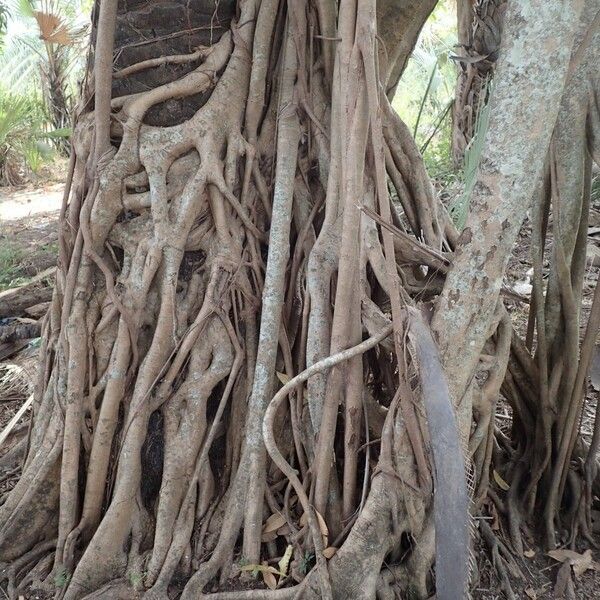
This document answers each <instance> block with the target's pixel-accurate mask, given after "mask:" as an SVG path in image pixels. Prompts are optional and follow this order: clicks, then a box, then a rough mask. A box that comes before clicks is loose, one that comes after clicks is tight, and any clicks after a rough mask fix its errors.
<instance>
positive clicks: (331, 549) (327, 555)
mask: <svg viewBox="0 0 600 600" xmlns="http://www.w3.org/2000/svg"><path fill="white" fill-rule="evenodd" d="M337 550H338V549H337V548H336V547H335V546H329V548H325V550H323V556H324V557H325V558H326V559H327V560H329V559H330V558H331V557H332V556H334V555H335V553H336V552H337Z"/></svg>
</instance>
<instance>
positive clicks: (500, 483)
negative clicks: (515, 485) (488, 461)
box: [492, 469, 510, 492]
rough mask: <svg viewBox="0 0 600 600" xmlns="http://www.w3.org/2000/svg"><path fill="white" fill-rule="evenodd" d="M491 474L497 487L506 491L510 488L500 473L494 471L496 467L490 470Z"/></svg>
mask: <svg viewBox="0 0 600 600" xmlns="http://www.w3.org/2000/svg"><path fill="white" fill-rule="evenodd" d="M492 475H493V476H494V481H495V482H496V483H497V484H498V487H499V488H500V489H501V490H504V491H505V492H506V491H508V490H509V489H510V485H508V483H506V481H504V479H502V476H501V475H500V473H498V471H496V469H494V470H493V471H492Z"/></svg>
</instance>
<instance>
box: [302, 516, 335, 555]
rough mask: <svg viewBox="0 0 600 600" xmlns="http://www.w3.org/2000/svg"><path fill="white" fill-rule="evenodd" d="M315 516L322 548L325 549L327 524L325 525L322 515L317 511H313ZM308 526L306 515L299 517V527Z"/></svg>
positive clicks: (327, 534)
mask: <svg viewBox="0 0 600 600" xmlns="http://www.w3.org/2000/svg"><path fill="white" fill-rule="evenodd" d="M315 514H316V515H317V522H318V524H319V529H320V530H321V536H322V537H323V546H325V547H327V544H328V541H329V529H328V528H327V523H325V519H324V518H323V515H321V513H320V512H319V511H318V510H315ZM307 524H308V515H307V514H306V513H302V516H301V517H300V526H301V527H304V526H306V525H307Z"/></svg>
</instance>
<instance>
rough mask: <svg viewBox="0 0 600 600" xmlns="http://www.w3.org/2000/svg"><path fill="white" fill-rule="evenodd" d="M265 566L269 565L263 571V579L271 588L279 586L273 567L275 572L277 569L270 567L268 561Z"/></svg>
mask: <svg viewBox="0 0 600 600" xmlns="http://www.w3.org/2000/svg"><path fill="white" fill-rule="evenodd" d="M263 567H267V568H266V569H265V570H264V571H262V576H263V580H264V582H265V584H266V585H267V587H268V588H269V589H270V590H274V589H275V588H276V587H277V579H276V577H275V575H274V574H273V572H272V571H271V569H272V570H273V571H275V572H277V571H276V570H275V569H274V568H273V567H269V566H268V565H267V563H263Z"/></svg>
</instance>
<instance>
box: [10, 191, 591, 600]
mask: <svg viewBox="0 0 600 600" xmlns="http://www.w3.org/2000/svg"><path fill="white" fill-rule="evenodd" d="M62 187H63V186H62V184H61V183H50V184H48V185H46V186H44V187H34V186H33V185H29V186H23V187H20V188H12V189H7V188H0V291H1V290H2V289H5V288H8V287H11V286H14V285H15V284H18V283H20V282H23V281H26V280H27V278H29V277H32V276H34V275H35V274H37V273H38V272H40V271H43V270H44V269H46V268H48V267H50V266H52V265H54V264H55V261H56V253H57V249H58V245H57V239H58V236H57V225H58V216H59V210H60V205H61V201H62ZM594 228H596V229H597V230H598V231H597V232H596V231H595V229H594ZM590 232H591V234H590V254H594V253H595V252H596V250H595V247H596V246H597V245H598V241H596V239H595V236H596V235H597V234H598V233H599V232H600V211H598V210H593V211H592V215H591V219H590ZM530 237H531V227H530V225H529V223H528V222H526V223H525V224H524V226H523V228H522V230H521V233H520V236H519V240H518V242H517V245H516V248H515V251H514V253H513V256H512V257H511V259H510V262H509V267H508V272H507V275H506V279H505V287H506V288H508V289H512V290H513V291H515V292H516V293H517V294H520V295H523V296H528V294H529V292H528V290H529V289H530V288H529V287H528V286H530V285H531V272H530V270H531V261H530V257H529V247H530ZM598 264H600V262H599V263H598ZM598 270H599V269H598V267H597V266H595V265H594V264H591V263H590V264H589V265H588V269H587V272H586V280H585V286H584V301H583V306H584V308H583V319H582V321H583V325H585V322H586V321H587V315H588V313H589V309H590V307H591V302H592V295H593V291H594V286H595V283H596V280H597V278H598ZM507 306H508V307H509V310H510V312H511V314H512V316H513V319H514V322H515V327H516V329H517V330H518V331H519V332H524V331H525V329H526V324H527V314H528V305H527V303H526V302H522V301H520V300H517V299H510V300H507ZM36 352H37V350H36V344H35V343H33V344H32V343H28V344H27V345H26V346H25V347H24V348H23V349H22V350H21V351H20V352H18V353H17V354H16V355H13V356H12V357H10V358H9V359H7V361H6V363H10V364H16V365H17V371H16V372H17V375H18V376H19V377H20V379H19V385H20V386H22V387H21V388H18V389H19V390H20V391H17V392H16V393H14V394H12V393H8V392H7V391H6V390H7V389H10V388H7V387H4V388H3V387H2V379H3V377H6V373H7V367H6V363H5V364H2V363H0V430H2V429H3V428H4V427H5V425H6V423H7V422H8V421H9V420H10V419H11V418H12V416H13V415H14V414H15V413H16V411H17V410H18V409H19V407H20V406H21V404H22V402H23V401H24V398H25V397H26V395H27V394H28V393H29V391H28V390H30V388H28V387H27V386H28V385H30V383H31V381H32V379H33V376H34V372H35V356H36ZM11 368H12V367H11ZM19 369H20V370H19ZM13 375H14V373H13ZM13 389H17V388H13ZM3 390H4V392H3ZM596 394H597V393H596V392H594V390H593V389H592V388H591V386H590V388H589V393H588V401H587V402H586V412H585V416H584V419H583V421H582V432H583V434H584V435H586V436H589V435H591V429H592V426H593V415H594V410H595V403H596ZM498 418H499V419H500V420H502V421H505V422H507V423H509V422H510V410H509V409H508V408H507V406H506V405H500V406H499V415H498ZM27 419H28V413H26V414H25V416H24V417H23V419H22V420H21V425H24V424H25V423H26V422H27ZM6 451H7V448H4V449H3V448H0V457H1V456H2V455H3V454H4V453H5V452H6ZM16 477H17V474H16V473H15V474H13V475H12V476H11V477H9V478H6V477H2V483H1V484H0V495H1V494H2V492H4V491H6V490H7V489H10V487H11V486H12V485H14V481H15V480H16ZM492 485H495V484H492ZM495 491H496V492H497V493H498V495H500V496H502V495H503V494H504V493H505V492H504V491H503V490H501V489H496V490H495ZM481 518H486V519H490V520H492V521H494V517H493V516H485V515H484V516H483V517H481ZM504 528H505V524H503V523H502V522H501V520H498V519H496V520H495V521H494V523H493V529H494V530H495V531H496V534H497V535H498V536H499V538H500V539H501V540H508V536H504V535H503V531H504ZM525 541H526V545H527V550H526V552H525V556H522V557H516V560H515V564H516V569H515V570H514V572H512V573H510V579H511V583H512V587H513V589H514V592H515V597H516V598H524V599H530V600H546V599H547V600H550V599H554V598H560V597H564V598H577V599H588V598H600V570H599V569H600V565H597V568H594V566H595V565H596V563H594V562H592V563H590V567H591V568H588V569H586V570H585V571H584V572H583V573H582V574H581V575H579V576H578V577H575V579H574V583H575V589H574V590H573V592H572V594H571V595H566V596H562V595H558V594H557V593H556V592H555V585H556V582H557V578H559V579H560V577H559V570H560V567H561V563H560V562H558V561H557V560H554V559H552V558H551V557H549V556H548V555H547V554H545V553H544V552H543V551H542V550H541V549H540V548H539V544H538V543H537V540H536V539H535V537H529V539H528V538H527V537H526V538H525ZM506 543H507V544H508V541H507V542H506ZM586 549H587V548H586V547H584V546H582V547H580V548H578V551H579V552H584V551H585V550H586ZM474 550H475V556H476V559H477V564H478V569H477V573H476V576H475V577H474V582H473V584H474V585H473V590H472V596H473V598H474V599H475V600H496V599H500V598H504V597H505V596H504V595H503V593H502V592H501V591H500V582H499V580H498V577H497V575H496V571H495V569H494V568H493V564H492V558H491V555H490V552H489V550H488V548H487V547H486V546H484V545H483V544H482V543H481V541H477V542H476V543H475V548H474ZM591 550H592V559H593V560H599V561H600V551H598V550H597V549H591ZM1 597H2V595H1V594H0V598H1ZM45 597H47V596H46V593H45V592H41V591H36V590H31V593H30V594H29V595H28V598H45Z"/></svg>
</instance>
